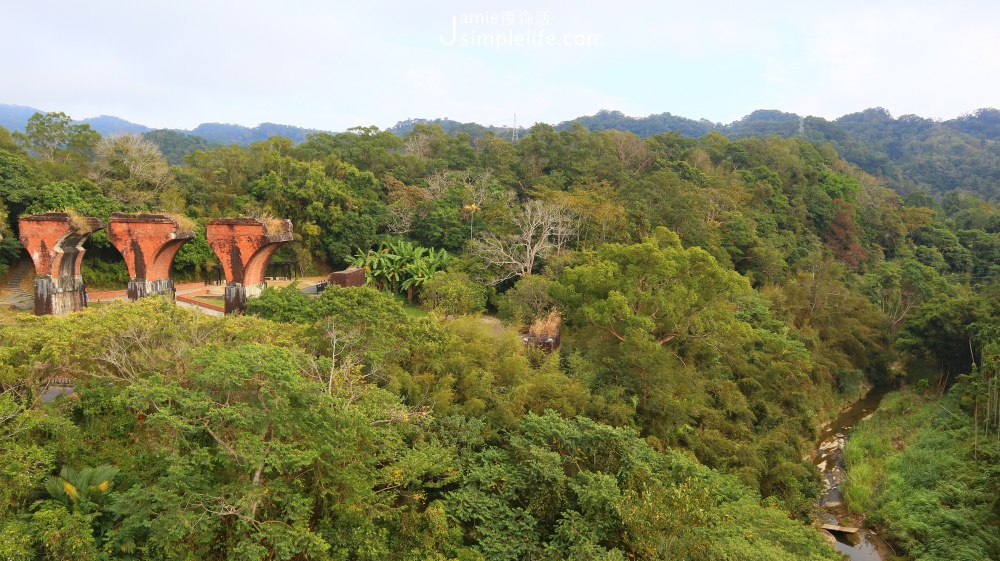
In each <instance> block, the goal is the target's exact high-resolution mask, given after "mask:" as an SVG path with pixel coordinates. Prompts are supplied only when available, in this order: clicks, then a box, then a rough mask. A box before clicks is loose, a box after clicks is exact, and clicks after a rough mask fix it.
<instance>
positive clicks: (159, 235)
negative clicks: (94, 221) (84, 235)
mask: <svg viewBox="0 0 1000 561" xmlns="http://www.w3.org/2000/svg"><path fill="white" fill-rule="evenodd" d="M108 238H110V239H111V243H113V244H115V247H117V248H118V251H119V252H121V254H122V257H124V258H125V264H126V265H127V266H128V274H129V281H128V297H129V299H130V300H138V299H139V298H143V297H145V296H155V295H162V296H166V297H167V298H170V299H171V300H173V299H174V281H173V279H172V278H171V276H170V267H171V265H173V262H174V256H176V255H177V252H178V251H180V249H181V247H183V246H184V244H186V243H187V242H189V241H191V240H192V239H194V231H193V230H190V229H182V228H181V226H180V224H178V223H177V221H176V220H174V219H173V218H171V217H169V216H166V215H163V214H124V213H121V212H115V213H112V214H111V220H109V221H108Z"/></svg>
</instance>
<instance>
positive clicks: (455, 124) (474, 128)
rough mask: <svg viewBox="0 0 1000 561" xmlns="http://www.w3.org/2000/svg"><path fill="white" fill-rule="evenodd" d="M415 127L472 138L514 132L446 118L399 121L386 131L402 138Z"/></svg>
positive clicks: (508, 135)
mask: <svg viewBox="0 0 1000 561" xmlns="http://www.w3.org/2000/svg"><path fill="white" fill-rule="evenodd" d="M417 125H432V126H433V125H438V126H440V127H441V130H443V131H444V132H445V133H446V134H457V133H460V132H464V133H466V134H468V135H469V136H470V137H472V138H479V137H483V136H486V135H487V134H491V133H492V134H494V135H496V136H499V137H503V138H510V137H511V135H512V133H513V132H514V128H513V126H510V127H506V126H504V127H498V126H494V125H488V126H485V125H480V124H479V123H462V122H459V121H453V120H451V119H448V118H447V117H446V118H444V119H407V120H405V121H399V122H398V123H396V124H395V125H393V126H391V127H389V128H388V129H386V130H387V131H388V132H391V133H393V134H395V135H396V136H400V137H403V136H406V135H407V134H409V132H410V131H412V130H413V128H414V127H415V126H417ZM518 131H519V132H520V134H522V135H523V133H524V131H525V129H524V127H518Z"/></svg>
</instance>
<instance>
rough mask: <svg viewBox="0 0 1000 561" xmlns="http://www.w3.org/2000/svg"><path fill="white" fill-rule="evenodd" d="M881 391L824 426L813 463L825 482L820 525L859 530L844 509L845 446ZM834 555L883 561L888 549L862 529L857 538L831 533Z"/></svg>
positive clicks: (875, 406)
mask: <svg viewBox="0 0 1000 561" xmlns="http://www.w3.org/2000/svg"><path fill="white" fill-rule="evenodd" d="M883 395H885V392H884V391H881V390H872V391H871V392H869V393H868V395H867V396H865V398H864V399H862V400H861V401H858V402H857V403H855V404H854V405H852V406H851V407H850V408H849V409H847V410H845V411H843V412H841V413H840V415H839V416H838V417H837V418H836V419H834V420H833V421H832V422H830V423H829V424H827V425H824V426H823V428H822V430H821V431H820V435H819V442H818V444H817V446H816V455H815V457H814V458H813V463H814V464H815V465H816V467H817V468H818V469H819V470H820V473H822V474H823V478H824V480H825V481H826V491H825V492H824V494H823V497H822V498H821V499H820V510H821V513H820V518H821V519H822V522H823V523H829V524H835V525H839V526H850V527H858V526H861V523H860V521H858V520H856V519H852V518H851V517H849V516H848V513H847V509H846V508H844V504H843V503H844V493H843V489H842V488H841V481H842V479H843V474H844V445H845V444H846V442H847V439H848V437H849V435H850V433H851V429H852V428H854V426H855V425H856V424H857V423H859V422H860V421H862V420H863V419H865V418H867V417H869V416H871V414H872V413H874V412H875V410H876V409H878V406H879V403H881V401H882V396H883ZM831 534H833V536H834V538H836V540H837V541H836V543H835V544H834V547H835V548H836V549H837V551H839V552H841V553H843V554H845V555H847V556H848V557H849V558H850V559H851V561H882V560H883V559H885V557H886V555H885V552H886V550H887V547H886V545H885V542H883V541H882V540H881V538H879V537H878V536H876V535H875V534H874V533H873V532H872V531H871V530H869V529H867V528H864V527H862V528H861V530H860V531H859V532H858V533H857V534H848V533H841V532H831Z"/></svg>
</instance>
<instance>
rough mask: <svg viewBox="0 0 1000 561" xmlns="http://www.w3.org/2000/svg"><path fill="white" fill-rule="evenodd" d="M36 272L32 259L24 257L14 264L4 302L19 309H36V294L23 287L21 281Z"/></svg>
mask: <svg viewBox="0 0 1000 561" xmlns="http://www.w3.org/2000/svg"><path fill="white" fill-rule="evenodd" d="M34 272H35V266H34V264H32V262H31V260H30V259H22V260H20V261H18V262H17V264H15V265H14V271H13V272H12V273H11V275H10V280H8V281H7V286H6V290H5V291H4V293H5V295H6V298H4V304H6V305H8V306H10V307H12V308H16V309H18V310H31V309H34V307H35V296H34V295H33V294H29V293H27V292H25V291H24V289H22V288H21V282H22V281H24V278H25V277H27V276H28V275H30V274H32V273H34Z"/></svg>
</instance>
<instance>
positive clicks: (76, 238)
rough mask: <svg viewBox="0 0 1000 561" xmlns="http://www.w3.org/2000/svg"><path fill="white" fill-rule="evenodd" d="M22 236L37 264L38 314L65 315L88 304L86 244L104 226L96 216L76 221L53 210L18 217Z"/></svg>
mask: <svg viewBox="0 0 1000 561" xmlns="http://www.w3.org/2000/svg"><path fill="white" fill-rule="evenodd" d="M18 227H19V230H20V236H19V237H20V240H21V243H22V244H23V245H24V247H25V249H27V250H28V254H29V255H30V256H31V260H32V262H33V263H34V264H35V275H36V278H35V314H36V315H46V314H55V315H61V314H65V313H68V312H72V311H76V310H79V309H81V308H83V307H84V306H86V305H87V291H86V287H85V285H84V283H83V276H82V275H81V273H80V267H81V265H82V264H83V255H84V253H86V249H84V247H83V245H84V244H85V243H86V242H87V240H88V239H90V236H91V235H92V234H93V233H94V232H96V231H98V230H101V229H103V228H104V223H103V222H101V221H100V220H98V219H96V218H82V219H79V220H77V221H76V222H74V220H73V218H72V217H71V216H70V215H69V214H67V213H65V212H49V213H45V214H36V215H33V216H22V217H21V218H20V219H18Z"/></svg>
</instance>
